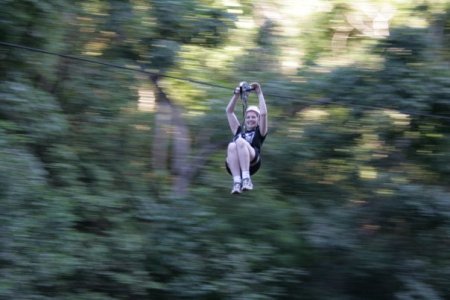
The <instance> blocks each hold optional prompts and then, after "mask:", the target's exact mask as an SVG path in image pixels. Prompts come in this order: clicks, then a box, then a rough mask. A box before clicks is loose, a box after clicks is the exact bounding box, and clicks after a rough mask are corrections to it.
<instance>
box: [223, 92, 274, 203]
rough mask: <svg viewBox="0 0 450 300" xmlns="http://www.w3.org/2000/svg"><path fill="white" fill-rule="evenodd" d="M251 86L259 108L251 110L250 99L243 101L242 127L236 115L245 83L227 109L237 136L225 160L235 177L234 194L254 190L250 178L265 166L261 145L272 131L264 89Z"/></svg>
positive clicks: (230, 172) (228, 169)
mask: <svg viewBox="0 0 450 300" xmlns="http://www.w3.org/2000/svg"><path fill="white" fill-rule="evenodd" d="M249 87H250V88H251V90H254V91H255V93H256V95H257V96H258V101H259V105H258V106H254V105H251V106H249V107H247V103H246V102H247V100H246V97H245V101H244V99H242V100H243V102H244V109H245V113H244V121H243V124H242V125H241V124H240V123H239V120H238V118H237V117H236V114H235V113H234V108H235V106H236V102H237V101H238V99H239V98H240V97H241V98H242V93H243V90H242V83H241V85H240V86H239V87H237V88H236V89H235V90H234V95H233V97H231V100H230V102H229V103H228V105H227V108H226V113H227V119H228V124H229V125H230V129H231V132H232V133H233V135H234V137H233V140H232V141H231V142H230V143H229V144H228V150H227V158H226V161H225V166H226V169H227V171H228V173H229V174H230V175H232V176H233V188H232V190H231V193H232V194H239V193H241V192H242V191H248V190H252V189H253V184H252V180H251V178H250V175H253V174H255V173H256V171H258V169H259V167H260V166H261V146H262V144H263V142H264V140H265V138H266V135H267V129H268V128H267V107H266V101H265V100H264V95H263V92H262V90H261V86H260V85H259V83H251V84H250V86H249ZM244 93H247V91H244Z"/></svg>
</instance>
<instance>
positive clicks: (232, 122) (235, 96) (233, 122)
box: [225, 87, 240, 134]
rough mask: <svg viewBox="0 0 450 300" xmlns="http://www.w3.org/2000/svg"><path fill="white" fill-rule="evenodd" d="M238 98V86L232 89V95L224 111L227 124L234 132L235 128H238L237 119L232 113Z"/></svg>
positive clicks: (234, 132)
mask: <svg viewBox="0 0 450 300" xmlns="http://www.w3.org/2000/svg"><path fill="white" fill-rule="evenodd" d="M238 99H239V87H237V88H236V89H235V90H234V94H233V97H231V99H230V102H229V103H228V105H227V108H226V110H225V111H226V113H227V119H228V124H229V125H230V129H231V132H232V133H233V134H236V131H237V129H238V128H239V126H240V124H239V120H238V118H237V117H236V114H235V113H234V107H235V106H236V102H237V100H238Z"/></svg>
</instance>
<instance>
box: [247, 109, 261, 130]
mask: <svg viewBox="0 0 450 300" xmlns="http://www.w3.org/2000/svg"><path fill="white" fill-rule="evenodd" d="M258 118H259V116H258V114H257V113H256V112H254V111H248V112H247V114H246V115H245V127H247V129H253V128H255V127H256V126H257V125H258Z"/></svg>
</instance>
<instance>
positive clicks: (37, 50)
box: [0, 41, 450, 121]
mask: <svg viewBox="0 0 450 300" xmlns="http://www.w3.org/2000/svg"><path fill="white" fill-rule="evenodd" d="M0 45H1V46H5V47H11V48H18V49H22V50H27V51H32V52H39V53H44V54H48V55H54V56H59V57H62V58H67V59H71V60H78V61H83V62H87V63H91V64H97V65H102V66H106V67H110V68H116V69H122V70H127V71H132V72H138V73H143V74H147V75H158V76H161V77H165V78H170V79H175V80H180V81H186V82H190V83H195V84H200V85H204V86H209V87H214V88H220V89H227V90H229V89H230V88H229V87H226V86H222V85H217V84H211V83H209V82H204V81H200V80H195V79H189V78H181V77H176V76H172V75H165V74H157V73H155V72H151V71H147V70H142V69H137V68H131V67H125V66H121V65H117V64H112V63H108V62H102V61H99V60H93V59H88V58H83V57H78V56H73V55H67V54H61V53H57V52H52V51H48V50H43V49H39V48H33V47H28V46H23V45H18V44H13V43H7V42H2V41H0ZM265 94H266V95H267V96H270V97H275V98H279V99H293V100H296V102H297V103H298V102H300V103H305V104H308V105H317V104H333V103H334V104H339V105H343V106H348V107H362V108H368V109H375V110H378V109H379V110H383V109H385V110H386V109H387V110H397V111H398V112H400V113H403V114H407V115H416V116H423V117H428V118H436V119H442V120H448V121H450V117H447V116H440V115H433V114H427V113H418V112H413V111H407V110H400V109H398V108H395V107H383V106H375V105H366V104H354V103H352V104H350V103H342V102H337V101H333V100H328V101H316V102H311V101H306V100H299V99H298V98H297V97H292V96H283V95H277V94H270V93H265Z"/></svg>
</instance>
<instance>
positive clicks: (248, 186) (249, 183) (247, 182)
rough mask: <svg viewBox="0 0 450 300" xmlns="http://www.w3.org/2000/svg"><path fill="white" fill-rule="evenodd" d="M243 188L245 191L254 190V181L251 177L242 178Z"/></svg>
mask: <svg viewBox="0 0 450 300" xmlns="http://www.w3.org/2000/svg"><path fill="white" fill-rule="evenodd" d="M242 190H243V191H251V190H253V183H252V180H251V179H250V178H244V179H243V180H242Z"/></svg>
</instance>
